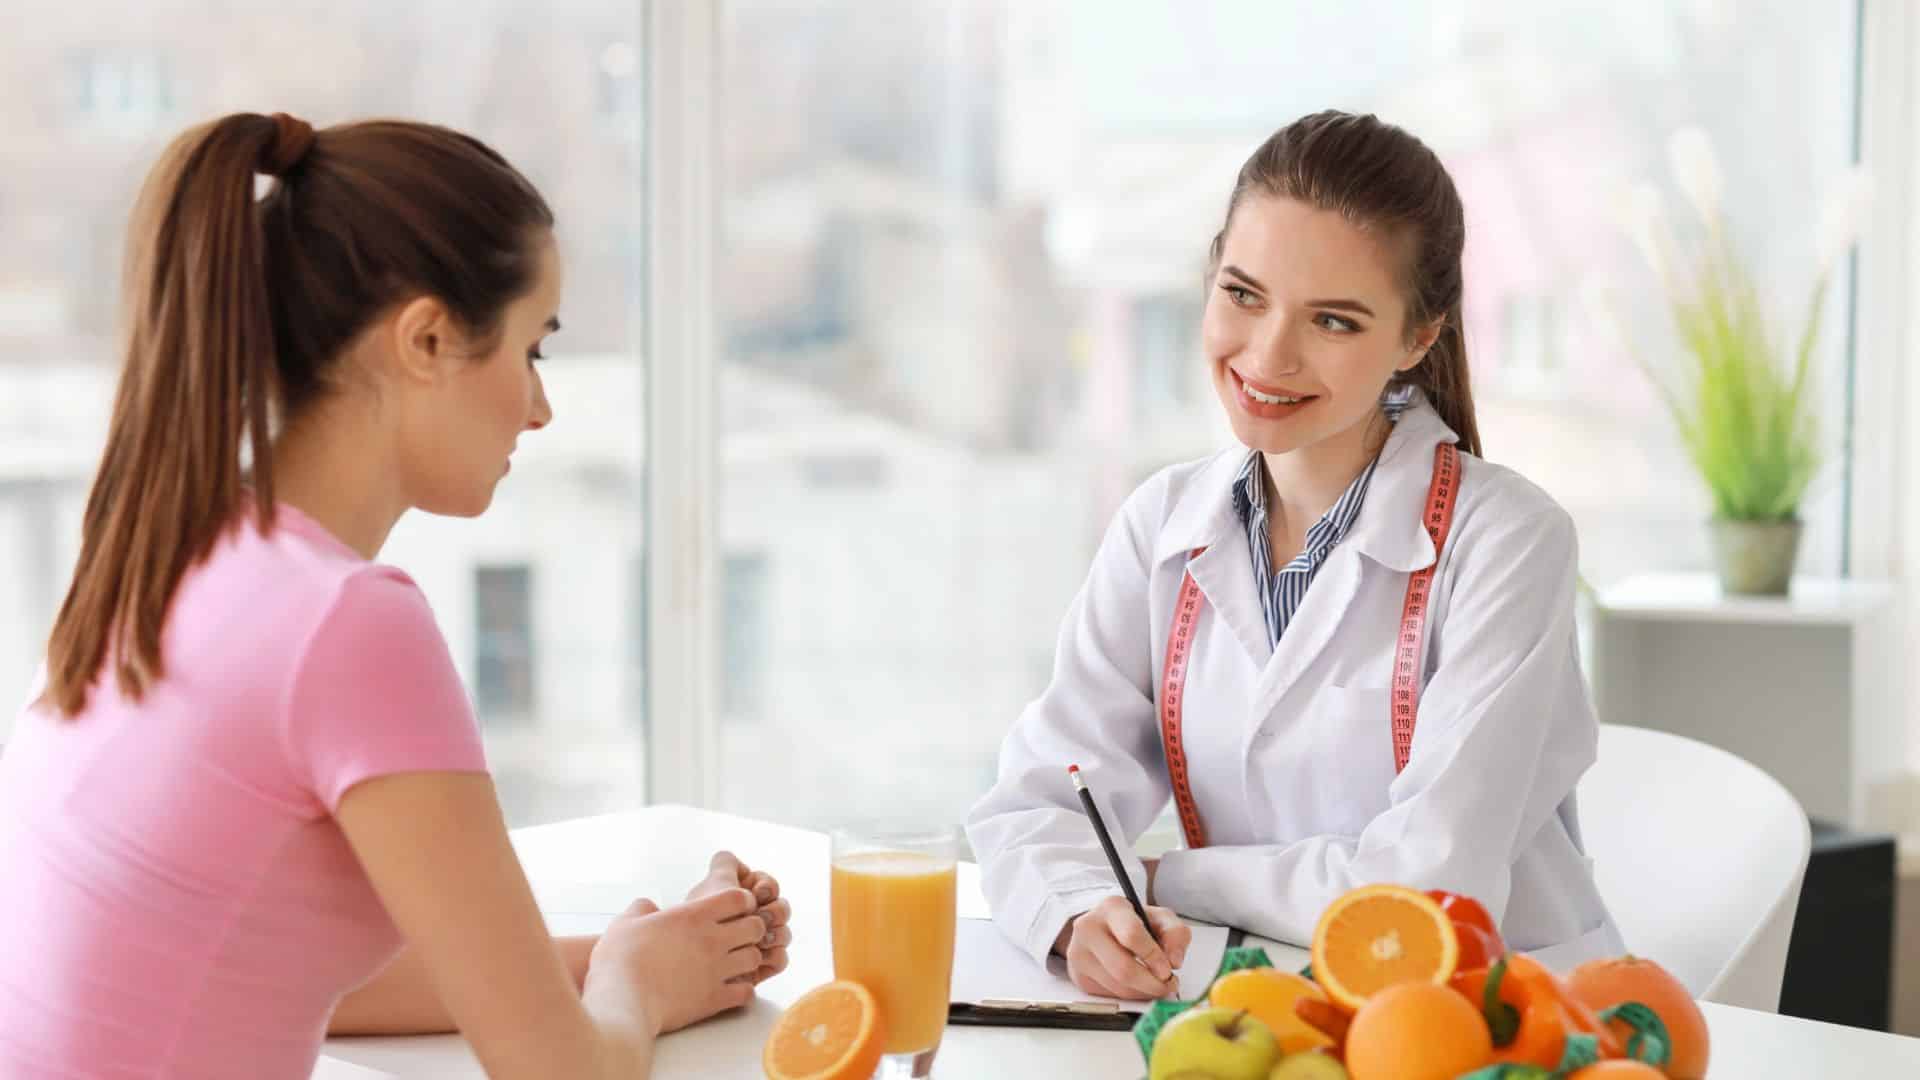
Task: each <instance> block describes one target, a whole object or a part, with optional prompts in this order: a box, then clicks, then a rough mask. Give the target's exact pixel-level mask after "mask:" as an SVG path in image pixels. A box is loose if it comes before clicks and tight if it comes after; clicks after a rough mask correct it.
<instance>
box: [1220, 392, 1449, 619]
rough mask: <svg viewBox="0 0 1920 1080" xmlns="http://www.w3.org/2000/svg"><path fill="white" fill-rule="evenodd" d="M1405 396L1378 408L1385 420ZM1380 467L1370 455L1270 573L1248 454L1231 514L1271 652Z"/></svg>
mask: <svg viewBox="0 0 1920 1080" xmlns="http://www.w3.org/2000/svg"><path fill="white" fill-rule="evenodd" d="M1410 398H1411V395H1410V394H1409V393H1406V392H1404V391H1403V390H1401V389H1400V388H1395V391H1394V392H1391V393H1390V394H1389V396H1388V397H1387V398H1386V399H1385V400H1384V401H1383V402H1382V404H1383V405H1385V407H1386V411H1387V419H1389V420H1391V421H1396V422H1397V421H1398V420H1399V419H1400V414H1401V412H1403V411H1405V409H1406V407H1407V404H1408V401H1409V399H1410ZM1379 464H1380V458H1379V456H1378V455H1375V457H1374V459H1373V460H1372V461H1369V462H1367V467H1366V468H1365V469H1363V470H1361V473H1360V475H1359V476H1357V477H1355V478H1354V480H1353V483H1351V484H1349V485H1347V491H1346V494H1344V495H1342V496H1340V501H1339V502H1336V503H1334V504H1333V509H1331V510H1328V511H1327V512H1326V513H1325V514H1323V515H1321V517H1320V520H1319V521H1316V522H1314V523H1313V528H1311V529H1308V530H1307V541H1306V544H1305V545H1304V546H1303V547H1302V548H1301V549H1300V554H1298V555H1295V556H1294V557H1293V561H1292V562H1289V563H1287V565H1286V566H1284V567H1281V568H1280V572H1279V573H1277V574H1276V573H1274V570H1273V545H1272V543H1271V542H1270V541H1269V540H1268V538H1267V528H1268V517H1267V465H1266V459H1265V458H1263V457H1262V456H1261V455H1260V451H1258V450H1254V451H1251V452H1250V453H1248V454H1247V463H1246V464H1245V465H1242V466H1241V467H1240V472H1239V473H1238V475H1236V476H1235V477H1234V479H1233V509H1234V511H1235V512H1236V513H1238V514H1239V515H1240V524H1241V525H1242V527H1244V528H1245V529H1246V530H1247V547H1248V548H1250V549H1251V550H1252V552H1253V580H1254V583H1255V584H1256V585H1257V586H1258V587H1259V589H1260V604H1261V607H1262V608H1263V609H1265V611H1266V616H1267V639H1268V641H1269V642H1270V643H1271V644H1272V645H1273V646H1274V647H1275V648H1278V647H1279V645H1280V635H1282V634H1284V633H1286V632H1287V623H1288V622H1290V621H1292V619H1293V613H1294V612H1295V611H1297V610H1299V608H1300V602H1301V601H1302V600H1305V599H1306V598H1307V586H1309V585H1311V584H1313V579H1314V577H1315V576H1317V575H1318V574H1319V573H1320V567H1321V565H1322V564H1323V563H1325V562H1326V561H1327V556H1329V555H1331V554H1333V549H1334V548H1335V547H1336V546H1337V545H1338V544H1339V543H1340V541H1341V540H1342V539H1344V538H1345V537H1346V535H1347V530H1348V529H1350V528H1352V526H1353V521H1354V519H1355V518H1357V517H1359V516H1360V504H1361V503H1362V502H1364V501H1365V500H1366V497H1367V485H1368V483H1370V482H1371V481H1372V480H1373V470H1374V468H1375V466H1377V465H1379Z"/></svg>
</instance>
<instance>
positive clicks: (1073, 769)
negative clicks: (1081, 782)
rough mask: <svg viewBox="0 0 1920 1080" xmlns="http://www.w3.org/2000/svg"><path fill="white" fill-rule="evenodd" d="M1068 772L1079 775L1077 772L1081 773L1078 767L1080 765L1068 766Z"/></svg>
mask: <svg viewBox="0 0 1920 1080" xmlns="http://www.w3.org/2000/svg"><path fill="white" fill-rule="evenodd" d="M1067 771H1068V772H1070V773H1077V772H1079V771H1080V766H1078V765H1069V766H1067Z"/></svg>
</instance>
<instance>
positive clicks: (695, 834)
mask: <svg viewBox="0 0 1920 1080" xmlns="http://www.w3.org/2000/svg"><path fill="white" fill-rule="evenodd" d="M513 839H514V845H515V847H516V848H518V849H519V852H520V859H521V861H522V863H524V864H525V866H526V870H527V876H528V878H529V879H531V881H532V882H533V890H534V894H535V896H536V897H538V899H539V901H540V907H541V909H542V910H543V911H546V912H547V913H548V920H549V922H550V924H551V925H552V927H553V929H554V930H555V931H556V932H569V931H572V932H582V931H583V930H591V929H592V928H594V927H596V926H601V925H605V923H606V921H607V919H608V918H609V917H610V916H609V915H608V914H606V913H610V912H616V911H619V910H621V909H623V908H625V907H626V905H627V904H628V903H630V902H631V901H632V900H633V899H634V898H635V897H638V896H650V897H652V898H654V899H656V900H660V901H663V902H664V901H668V900H673V899H678V898H679V897H680V896H682V895H684V893H685V892H686V889H687V888H688V887H689V886H690V885H691V884H692V883H693V882H694V881H696V880H698V879H699V877H700V876H701V875H702V874H703V873H705V871H706V862H707V857H708V856H709V855H710V854H711V853H712V852H713V851H714V850H715V849H717V848H726V849H728V850H731V851H733V852H736V853H737V854H739V856H740V857H741V858H742V859H744V860H746V862H747V863H748V865H750V866H753V867H755V868H756V869H765V870H768V871H770V872H771V873H773V874H774V875H775V876H776V877H778V878H779V879H780V881H781V885H782V887H783V888H784V890H785V892H786V895H787V896H788V897H790V898H791V899H792V901H793V928H794V945H793V950H792V958H793V963H792V966H791V967H790V968H789V969H788V970H787V972H786V973H785V974H783V975H781V976H780V977H778V978H776V979H772V980H769V981H768V982H767V983H766V984H765V985H764V986H762V987H761V995H760V999H759V1000H757V1001H755V1002H754V1003H753V1004H752V1005H750V1006H748V1007H747V1008H745V1009H743V1010H741V1011H739V1012H738V1013H734V1014H731V1015H727V1016H723V1017H719V1018H717V1019H714V1020H711V1021H709V1022H707V1023H705V1024H701V1025H699V1026H697V1027H694V1028H691V1029H689V1030H686V1031H682V1032H678V1033H676V1034H673V1035H669V1036H667V1037H666V1038H664V1039H662V1040H661V1042H660V1046H659V1051H658V1054H657V1056H656V1063H655V1067H654V1075H655V1076H657V1077H660V1078H662V1080H670V1078H674V1077H741V1078H757V1077H759V1076H760V1075H761V1071H760V1047H761V1044H762V1043H763V1042H764V1041H765V1039H766V1034H767V1032H768V1030H769V1029H770V1028H771V1027H772V1025H773V1021H774V1018H775V1017H776V1016H778V1015H779V1013H780V1010H781V1008H782V1007H784V1006H785V1005H786V1004H787V1003H788V1002H791V1001H792V1000H793V999H794V998H796V997H798V996H799V995H801V994H802V993H805V992H806V991H807V990H808V989H810V988H812V987H813V986H815V985H818V984H819V983H822V982H826V981H827V980H829V979H831V978H832V975H833V959H832V950H831V947H830V942H829V935H828V915H827V885H828V874H827V851H828V843H827V838H826V836H824V835H823V834H820V833H815V832H809V831H806V830H804V829H794V828H788V827H786V826H781V825H769V824H766V823H764V822H758V821H750V820H747V819H745V818H737V817H731V816H728V815H725V814H717V813H712V812H709V811H703V810H694V809H689V808H685V807H672V806H656V807H650V808H648V809H645V810H638V811H634V812H631V813H625V814H614V815H608V816H605V817H596V818H585V819H582V820H579V821H569V822H563V823H561V824H557V825H544V826H539V827H537V828H531V829H522V830H519V831H517V832H515V833H514V837H513ZM960 914H961V915H963V916H965V915H985V914H986V902H985V900H984V899H983V898H982V897H981V894H980V880H979V874H978V871H977V870H976V869H975V868H974V867H972V866H970V865H963V866H962V867H961V874H960ZM1250 944H1261V945H1264V946H1265V947H1266V949H1267V952H1268V954H1269V955H1270V956H1272V958H1273V960H1274V962H1275V963H1276V964H1278V965H1280V966H1281V967H1296V968H1297V967H1298V966H1300V965H1301V964H1304V963H1305V962H1306V959H1305V953H1304V952H1303V951H1302V950H1300V949H1297V948H1294V947H1292V946H1288V945H1281V944H1278V943H1275V942H1259V941H1256V942H1250ZM1703 1008H1704V1010H1705V1012H1706V1016H1707V1023H1708V1025H1709V1027H1710V1029H1711V1030H1712V1033H1713V1065H1712V1068H1711V1073H1712V1075H1713V1076H1714V1077H1725V1078H1729V1080H1763V1078H1767V1077H1780V1078H1782V1080H1786V1078H1792V1080H1803V1078H1806V1077H1814V1076H1862V1077H1869V1076H1871V1077H1882V1076H1884V1077H1894V1076H1920V1039H1908V1038H1902V1037H1899V1036H1894V1035H1885V1034H1881V1033H1878V1032H1870V1031H1862V1030H1858V1029H1855V1028H1845V1027H1837V1026H1834V1025H1831V1024H1818V1023H1813V1022H1810V1021H1806V1020H1797V1019H1792V1018H1788V1017H1781V1016H1774V1015H1771V1014H1767V1013H1759V1012H1752V1011H1749V1010H1746V1009H1736V1008H1732V1007H1729V1006H1724V1005H1714V1004H1711V1003H1708V1004H1706V1005H1704V1006H1703ZM1145 1072H1146V1070H1145V1069H1144V1068H1142V1067H1141V1061H1140V1053H1139V1051H1138V1049H1136V1048H1135V1046H1134V1042H1133V1037H1132V1036H1131V1035H1129V1034H1127V1033H1125V1032H1064V1031H1038V1030H1023V1029H1014V1028H976V1027H958V1028H949V1029H948V1030H947V1034H946V1039H945V1041H944V1042H943V1043H942V1044H941V1048H940V1056H939V1058H938V1060H937V1063H936V1065H935V1068H934V1074H935V1075H936V1076H939V1077H947V1078H949V1080H971V1078H973V1077H996V1078H997V1077H1046V1078H1050V1080H1051V1078H1056V1077H1063V1076H1073V1077H1087V1078H1090V1080H1098V1078H1103V1077H1112V1078H1115V1080H1137V1078H1138V1077H1140V1076H1143V1075H1144V1074H1145ZM484 1075H485V1074H484V1073H482V1072H481V1070H480V1066H479V1065H478V1063H476V1062H475V1060H474V1058H473V1055H472V1053H471V1052H470V1051H469V1050H468V1048H467V1044H466V1042H465V1041H464V1040H462V1039H460V1038H459V1037H458V1036H453V1035H441V1036H424V1037H415V1038H365V1039H332V1040H329V1041H328V1042H327V1045H326V1050H325V1053H324V1055H323V1057H322V1060H321V1062H320V1066H319V1068H318V1069H317V1070H316V1071H315V1072H314V1077H315V1080H373V1078H375V1077H382V1076H402V1077H427V1078H437V1077H461V1078H474V1077H482V1076H484Z"/></svg>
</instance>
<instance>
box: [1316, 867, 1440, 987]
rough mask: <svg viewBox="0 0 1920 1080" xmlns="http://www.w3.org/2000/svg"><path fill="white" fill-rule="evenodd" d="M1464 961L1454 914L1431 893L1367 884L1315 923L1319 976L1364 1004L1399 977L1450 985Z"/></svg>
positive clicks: (1401, 980)
mask: <svg viewBox="0 0 1920 1080" xmlns="http://www.w3.org/2000/svg"><path fill="white" fill-rule="evenodd" d="M1459 963H1460V939H1459V937H1458V936H1457V935H1456V934H1455V933H1454V930H1453V920H1451V919H1449V918H1448V917H1447V913H1446V912H1444V911H1442V910H1440V905H1439V904H1437V903H1435V902H1434V900H1433V898H1432V897H1430V896H1428V895H1426V894H1425V893H1422V892H1418V891H1416V890H1414V889H1403V888H1401V887H1400V886H1398V885H1366V886H1362V887H1361V888H1358V889H1354V890H1353V891H1351V892H1349V893H1347V894H1346V895H1344V896H1342V897H1340V898H1339V899H1338V900H1335V901H1334V902H1333V903H1331V904H1329V905H1327V910H1325V911H1323V912H1321V913H1320V924H1319V925H1318V926H1316V927H1314V929H1313V978H1314V981H1316V982H1318V983H1319V984H1320V987H1321V989H1323V990H1325V991H1326V992H1327V996H1328V997H1330V998H1332V999H1333V1000H1334V1001H1336V1002H1339V1003H1340V1004H1342V1005H1345V1006H1346V1007H1347V1008H1349V1009H1358V1008H1359V1007H1360V1006H1362V1005H1364V1004H1366V1002H1367V999H1368V998H1370V997H1372V996H1373V995H1374V994H1376V993H1379V992H1380V991H1382V990H1384V989H1386V988H1387V987H1389V986H1394V985H1396V984H1398V983H1405V982H1420V983H1433V984H1435V985H1440V986H1444V985H1446V982H1447V980H1448V979H1451V978H1453V972H1454V968H1456V967H1457V966H1459Z"/></svg>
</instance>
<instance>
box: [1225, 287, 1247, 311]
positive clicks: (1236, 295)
mask: <svg viewBox="0 0 1920 1080" xmlns="http://www.w3.org/2000/svg"><path fill="white" fill-rule="evenodd" d="M1220 288H1221V289H1223V290H1225V291H1226V294H1227V296H1228V298H1230V299H1231V300H1232V301H1233V302H1234V303H1235V304H1237V305H1239V306H1240V307H1250V306H1251V305H1252V304H1253V293H1251V292H1249V291H1247V290H1246V289H1244V288H1242V287H1240V286H1238V285H1222V286H1220Z"/></svg>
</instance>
